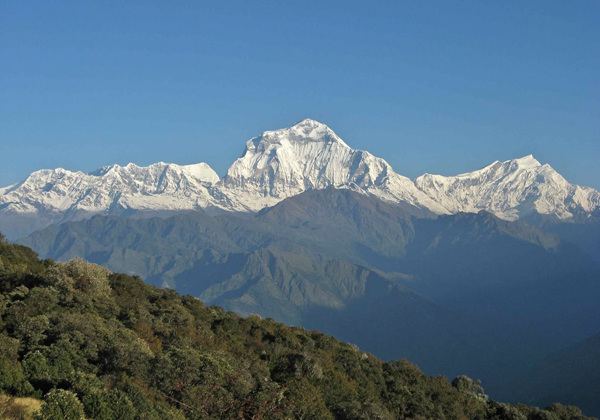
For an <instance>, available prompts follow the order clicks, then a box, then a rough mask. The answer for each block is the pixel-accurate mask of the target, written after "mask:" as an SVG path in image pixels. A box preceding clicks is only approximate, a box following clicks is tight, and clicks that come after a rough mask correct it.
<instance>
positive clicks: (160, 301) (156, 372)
mask: <svg viewBox="0 0 600 420" xmlns="http://www.w3.org/2000/svg"><path fill="white" fill-rule="evenodd" d="M0 391H1V392H3V393H5V394H7V395H10V396H18V397H34V398H43V400H44V402H43V405H42V407H41V410H40V411H39V412H38V414H37V415H36V418H37V419H44V420H45V419H53V420H58V419H69V420H71V419H83V418H84V416H85V418H87V419H95V420H109V419H110V420H154V419H156V420H162V419H173V420H177V419H181V420H183V419H194V420H196V419H198V420H200V419H253V420H260V419H297V420H308V419H319V420H326V419H382V420H383V419H498V420H502V419H522V420H527V419H529V420H542V419H547V420H569V419H585V417H583V416H582V415H581V412H580V411H579V410H578V409H576V408H573V407H563V406H560V405H553V406H551V407H548V408H547V409H546V410H539V409H535V408H530V407H526V406H522V405H517V406H514V407H511V406H508V405H505V404H500V403H496V402H493V401H489V400H488V398H487V397H486V396H485V395H484V394H483V389H482V388H481V387H480V385H479V384H478V383H476V382H473V381H471V380H470V379H469V378H466V377H459V378H456V379H455V380H454V381H453V382H452V383H450V382H448V380H446V379H445V378H444V377H427V376H426V375H424V374H423V373H422V372H421V371H420V370H419V369H418V368H417V367H416V366H414V365H412V364H411V363H409V362H407V361H396V362H391V363H386V362H382V361H380V360H379V359H377V358H375V357H374V356H372V355H370V354H367V353H364V352H362V351H360V350H359V349H358V348H356V346H353V345H351V344H347V343H342V342H340V341H338V340H336V339H335V338H332V337H328V336H326V335H324V334H322V333H319V332H316V331H307V330H305V329H302V328H293V327H287V326H285V325H283V324H279V323H277V322H275V321H273V320H271V319H261V318H259V317H257V316H250V317H248V318H241V317H239V316H237V315H235V314H234V313H230V312H229V313H228V312H225V311H224V310H223V309H221V308H219V307H207V306H204V305H203V304H202V303H201V302H200V301H199V300H197V299H195V298H193V297H190V296H180V295H179V294H177V293H176V292H174V291H172V290H166V289H159V288H155V287H151V286H148V285H146V284H145V283H144V282H143V281H142V279H140V278H139V277H130V276H127V275H124V274H112V273H110V272H109V271H108V270H106V269H104V268H101V267H99V266H96V265H94V264H90V263H87V262H85V261H83V260H73V261H70V262H68V263H65V264H59V263H55V262H53V261H51V260H39V259H38V258H37V255H36V254H35V253H34V252H33V251H31V250H30V249H29V248H26V247H23V246H17V245H11V244H8V243H6V242H4V241H1V240H0ZM7 401H8V400H7ZM2 408H3V407H2V406H1V405H0V413H3V411H2ZM17 411H18V410H17ZM0 418H5V419H9V418H18V417H10V415H7V414H0Z"/></svg>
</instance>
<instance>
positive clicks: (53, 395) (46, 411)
mask: <svg viewBox="0 0 600 420" xmlns="http://www.w3.org/2000/svg"><path fill="white" fill-rule="evenodd" d="M35 420H83V404H81V402H80V401H79V399H78V398H77V395H76V394H74V393H73V392H71V391H65V390H64V389H56V388H55V389H53V390H52V391H50V392H49V393H48V394H46V397H45V398H44V402H43V404H42V408H41V410H40V411H39V412H38V413H37V414H36V416H35Z"/></svg>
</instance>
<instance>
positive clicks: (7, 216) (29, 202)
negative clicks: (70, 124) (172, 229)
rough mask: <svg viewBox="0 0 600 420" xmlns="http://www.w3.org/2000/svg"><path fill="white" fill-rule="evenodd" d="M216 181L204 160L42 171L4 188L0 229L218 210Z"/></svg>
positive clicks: (14, 231)
mask: <svg viewBox="0 0 600 420" xmlns="http://www.w3.org/2000/svg"><path fill="white" fill-rule="evenodd" d="M218 181H219V176H218V175H217V174H216V172H215V171H213V170H212V169H211V168H210V166H208V165H207V164H205V163H199V164H195V165H187V166H179V165H174V164H166V163H162V162H161V163H156V164H153V165H150V166H147V167H139V166H137V165H135V164H133V163H130V164H128V165H126V166H119V165H112V166H106V167H103V168H100V169H98V170H96V171H94V172H91V173H89V174H85V173H83V172H71V171H68V170H65V169H62V168H58V169H54V170H47V169H44V170H40V171H36V172H34V173H32V174H31V175H30V176H29V177H27V179H25V180H24V181H23V182H20V183H18V184H15V185H12V186H9V187H6V188H3V189H0V229H1V230H2V231H3V232H6V234H7V236H9V237H15V236H22V235H24V234H28V233H30V232H33V231H35V230H37V229H40V228H42V227H45V226H47V225H50V224H54V223H61V222H64V221H67V220H74V219H81V218H86V217H91V216H93V215H95V214H127V213H128V212H132V211H142V212H143V211H163V212H172V211H181V210H188V211H189V210H194V209H196V210H201V209H206V208H212V207H216V208H220V207H223V206H222V205H221V204H220V203H219V201H220V200H219V199H218V197H219V195H218V194H213V192H212V191H211V190H212V186H213V184H215V183H217V182H218ZM215 197H217V198H215ZM222 201H224V202H226V199H225V198H222ZM225 206H226V205H225Z"/></svg>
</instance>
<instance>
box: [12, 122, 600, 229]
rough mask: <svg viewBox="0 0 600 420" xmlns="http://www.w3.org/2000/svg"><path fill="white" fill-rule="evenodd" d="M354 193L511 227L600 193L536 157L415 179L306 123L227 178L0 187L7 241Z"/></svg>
mask: <svg viewBox="0 0 600 420" xmlns="http://www.w3.org/2000/svg"><path fill="white" fill-rule="evenodd" d="M327 187H335V188H345V189H352V190H355V191H359V192H362V193H364V194H371V195H374V196H377V197H379V198H381V199H383V200H387V201H390V202H395V203H407V204H409V205H411V206H412V207H413V208H416V209H421V210H422V211H424V212H432V213H435V214H452V213H457V212H478V211H480V210H487V211H489V212H491V213H494V214H495V215H497V216H499V217H501V218H503V219H508V220H515V219H518V218H523V217H529V216H530V215H532V214H542V215H548V216H551V217H553V218H555V219H558V220H575V221H584V220H585V218H586V217H588V216H589V215H590V214H591V213H593V212H595V211H596V212H597V211H599V210H598V209H600V194H599V193H598V192H597V191H596V190H593V189H591V188H587V187H580V186H577V185H573V184H569V183H568V182H567V181H566V180H565V179H564V178H563V177H562V176H561V175H559V174H558V173H557V172H556V171H554V170H553V169H552V168H551V167H550V166H548V165H541V164H540V163H539V162H538V161H537V160H535V159H534V158H533V157H532V156H528V157H525V158H522V159H516V160H511V161H507V162H494V163H493V164H491V165H490V166H487V167H485V168H483V169H480V170H478V171H474V172H470V173H466V174H462V175H457V176H454V177H444V176H440V175H429V174H425V175H423V176H421V177H419V178H417V179H416V180H414V181H412V180H410V179H409V178H406V177H404V176H402V175H400V174H398V173H396V172H395V171H394V170H393V169H392V167H391V166H390V165H389V164H388V163H387V162H386V161H385V160H383V159H381V158H378V157H375V156H373V155H372V154H370V153H369V152H367V151H363V150H356V149H352V148H351V147H349V146H348V145H347V144H346V143H344V141H343V140H342V139H340V138H339V137H338V136H337V135H336V134H335V133H334V132H333V130H331V129H330V128H329V127H327V126H326V125H325V124H321V123H319V122H317V121H314V120H310V119H305V120H303V121H301V122H299V123H297V124H295V125H294V126H292V127H289V128H285V129H281V130H275V131H266V132H264V133H262V134H261V135H260V136H258V137H255V138H253V139H251V140H249V141H248V142H247V143H246V149H245V151H244V153H243V155H242V157H240V158H239V159H237V160H236V161H235V162H234V163H233V165H232V166H231V167H230V168H229V170H228V171H227V175H226V176H225V177H224V178H222V179H219V176H218V175H217V174H216V172H215V171H213V170H212V169H211V168H210V167H209V166H208V165H207V164H205V163H199V164H196V165H187V166H180V165H175V164H167V163H157V164H153V165H150V166H147V167H139V166H137V165H134V164H132V163H130V164H128V165H126V166H123V167H122V166H119V165H112V166H107V167H103V168H100V169H98V170H96V171H94V172H92V173H89V174H85V173H82V172H71V171H67V170H65V169H56V170H41V171H37V172H34V173H32V174H31V175H30V176H29V177H28V178H27V179H26V180H24V181H23V182H20V183H18V184H15V185H12V186H9V187H6V188H1V189H0V231H2V232H3V233H5V234H6V235H7V236H8V237H9V238H18V237H23V236H25V235H27V234H29V233H31V232H33V231H35V230H39V229H41V228H43V227H46V226H48V225H51V224H59V223H62V222H65V221H68V220H74V219H81V218H87V217H91V216H92V215H95V214H116V215H132V214H135V215H138V216H150V215H163V214H172V212H179V211H191V210H200V211H209V212H220V211H235V212H240V211H241V212H255V211H258V210H260V209H262V208H264V207H268V206H272V205H275V204H276V203H278V202H279V201H281V200H283V199H285V198H288V197H292V196H295V195H297V194H300V193H302V192H304V191H307V190H310V189H323V188H327Z"/></svg>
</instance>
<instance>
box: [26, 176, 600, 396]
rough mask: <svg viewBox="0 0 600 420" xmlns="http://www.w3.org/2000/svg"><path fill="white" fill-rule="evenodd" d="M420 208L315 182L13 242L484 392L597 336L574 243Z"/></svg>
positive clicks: (593, 281) (590, 270)
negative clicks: (263, 203)
mask: <svg viewBox="0 0 600 420" xmlns="http://www.w3.org/2000/svg"><path fill="white" fill-rule="evenodd" d="M419 214H420V213H419V211H418V210H416V209H415V208H414V207H412V206H409V205H405V206H399V205H394V204H391V203H389V202H384V201H381V200H378V199H376V198H374V197H372V196H368V195H365V194H362V193H357V192H353V191H349V190H336V189H333V188H328V189H324V190H312V191H308V192H306V193H303V194H300V195H298V196H295V197H292V198H289V199H286V200H284V201H282V202H280V203H279V204H277V205H276V206H274V207H272V208H269V209H265V210H263V211H261V212H260V213H258V214H257V215H255V216H252V217H236V216H231V215H222V216H214V217H213V216H209V215H206V214H200V213H189V214H186V215H179V216H176V217H171V218H169V219H147V220H133V219H125V218H117V217H94V218H92V219H90V220H86V221H79V222H69V223H65V224H63V225H61V226H54V227H50V228H47V229H45V230H43V231H40V232H37V233H35V234H33V235H31V236H30V237H28V238H27V239H25V240H24V241H22V242H23V243H24V244H26V245H28V246H31V247H32V248H34V249H35V250H36V251H37V252H39V253H40V254H41V255H42V256H44V257H51V258H54V259H58V260H66V259H69V258H72V257H74V256H76V255H79V256H82V257H84V258H86V259H88V260H90V261H92V262H95V263H98V264H101V265H104V266H106V267H108V268H109V269H111V270H115V271H125V272H127V273H131V274H138V275H140V276H142V277H143V278H145V279H147V281H149V282H150V283H154V284H159V285H163V286H171V287H175V288H177V289H178V290H179V291H180V292H182V293H189V294H192V295H194V296H197V297H199V298H200V299H201V300H203V301H205V302H207V303H211V304H218V305H221V306H223V307H225V308H226V309H229V310H234V311H236V312H238V313H240V314H243V315H247V314H250V313H257V314H260V315H262V316H267V317H273V318H275V319H276V320H280V321H285V322H287V323H290V324H295V325H301V326H305V327H308V328H318V329H321V330H323V331H325V332H328V333H332V334H335V335H337V336H339V337H340V338H342V339H344V340H348V341H351V342H354V343H356V344H358V345H360V346H361V347H362V348H363V349H365V350H368V351H373V352H374V353H375V354H378V355H380V356H382V357H385V358H396V359H398V358H402V357H410V358H411V360H414V361H415V362H417V363H418V364H419V365H420V367H421V368H423V369H424V370H425V371H427V372H428V373H432V374H433V373H444V374H447V375H449V376H451V375H456V374H459V373H467V374H470V375H473V376H476V377H481V378H482V379H484V380H485V381H486V383H487V384H488V388H490V387H491V389H494V387H496V386H498V389H499V385H500V382H502V381H506V380H508V379H509V378H510V377H511V376H512V375H514V374H516V373H517V372H518V371H520V370H523V369H524V368H525V367H526V366H531V365H533V364H534V363H535V362H536V361H539V360H541V359H542V357H543V356H545V355H547V354H549V352H551V351H553V350H557V349H559V348H560V347H561V346H564V345H565V344H573V343H575V342H577V341H578V340H581V339H583V338H585V337H587V336H589V335H590V334H592V333H593V332H595V331H597V330H598V329H600V322H599V321H598V320H597V319H595V317H594V315H593V314H597V313H598V309H600V308H599V302H600V268H599V266H598V264H597V263H596V262H595V261H593V259H592V258H590V257H589V256H588V255H586V254H585V253H584V252H582V251H581V250H580V249H579V248H577V247H576V246H574V245H571V244H569V243H565V242H563V241H561V240H560V239H559V238H558V237H557V236H555V235H553V234H549V233H546V232H544V231H542V230H540V229H539V228H536V227H533V226H532V225H530V224H527V223H525V222H522V221H518V222H508V221H505V220H501V219H498V218H497V217H495V216H493V215H491V214H489V213H485V212H480V213H477V214H475V213H459V214H456V215H451V216H440V217H438V218H436V219H433V218H418V217H416V216H415V215H419ZM421 214H422V213H421ZM506 396H507V398H509V397H511V396H512V395H510V394H506Z"/></svg>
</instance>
